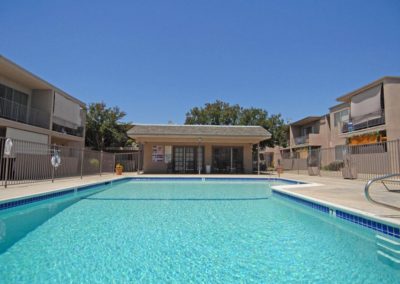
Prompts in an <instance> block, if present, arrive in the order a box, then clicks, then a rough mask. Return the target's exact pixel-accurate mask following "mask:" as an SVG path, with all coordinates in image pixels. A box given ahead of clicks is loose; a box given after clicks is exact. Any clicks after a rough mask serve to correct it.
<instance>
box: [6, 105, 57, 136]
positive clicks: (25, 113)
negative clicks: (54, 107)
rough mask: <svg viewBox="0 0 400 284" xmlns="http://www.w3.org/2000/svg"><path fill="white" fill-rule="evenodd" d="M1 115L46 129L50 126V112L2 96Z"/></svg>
mask: <svg viewBox="0 0 400 284" xmlns="http://www.w3.org/2000/svg"><path fill="white" fill-rule="evenodd" d="M0 117H1V118H5V119H9V120H13V121H17V122H21V123H25V124H29V125H33V126H38V127H41V128H45V129H49V126H50V114H49V113H47V112H45V111H43V110H39V109H35V108H29V107H27V106H25V105H22V104H19V103H17V102H15V101H10V100H7V99H4V98H0Z"/></svg>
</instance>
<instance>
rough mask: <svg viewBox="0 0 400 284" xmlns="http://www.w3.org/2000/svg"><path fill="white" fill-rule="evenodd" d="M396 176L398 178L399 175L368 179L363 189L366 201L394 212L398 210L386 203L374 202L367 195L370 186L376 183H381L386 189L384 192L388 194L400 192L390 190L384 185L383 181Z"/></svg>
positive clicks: (398, 208) (399, 208)
mask: <svg viewBox="0 0 400 284" xmlns="http://www.w3.org/2000/svg"><path fill="white" fill-rule="evenodd" d="M396 176H400V174H390V175H384V176H380V177H376V178H373V179H370V180H369V181H368V182H367V184H366V185H365V189H364V194H365V198H367V200H368V201H369V202H371V203H374V204H378V205H381V206H384V207H386V208H390V209H394V210H400V207H396V206H393V205H390V204H386V203H383V202H379V201H376V200H374V199H372V197H371V195H370V194H369V188H370V187H371V185H372V184H373V183H374V182H377V181H381V182H382V184H383V185H384V187H385V188H386V190H387V191H389V192H400V191H399V190H390V189H389V188H388V187H387V186H386V184H385V183H384V180H385V179H388V178H391V177H396ZM397 182H400V180H399V181H397Z"/></svg>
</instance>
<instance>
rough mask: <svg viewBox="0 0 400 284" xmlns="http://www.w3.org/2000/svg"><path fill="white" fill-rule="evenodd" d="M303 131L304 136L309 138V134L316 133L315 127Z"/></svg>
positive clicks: (305, 128)
mask: <svg viewBox="0 0 400 284" xmlns="http://www.w3.org/2000/svg"><path fill="white" fill-rule="evenodd" d="M302 130H303V131H302V132H303V133H302V134H303V136H307V135H308V134H310V133H314V129H313V127H312V126H308V127H304V128H303V129H302Z"/></svg>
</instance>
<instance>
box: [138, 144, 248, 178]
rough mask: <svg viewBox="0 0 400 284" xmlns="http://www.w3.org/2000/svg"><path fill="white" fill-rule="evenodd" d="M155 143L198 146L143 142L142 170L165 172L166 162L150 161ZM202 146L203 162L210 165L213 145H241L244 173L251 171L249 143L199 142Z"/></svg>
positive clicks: (146, 171)
mask: <svg viewBox="0 0 400 284" xmlns="http://www.w3.org/2000/svg"><path fill="white" fill-rule="evenodd" d="M156 145H162V146H166V145H170V146H198V145H199V144H196V143H191V142H146V143H144V144H143V172H145V173H166V172H167V164H166V163H165V162H153V161H152V147H153V146H156ZM200 145H201V146H203V147H204V162H205V163H204V164H205V165H212V147H213V146H228V147H229V146H232V147H243V168H244V171H245V173H252V171H253V169H252V167H253V165H252V164H253V161H252V144H251V143H201V144H200Z"/></svg>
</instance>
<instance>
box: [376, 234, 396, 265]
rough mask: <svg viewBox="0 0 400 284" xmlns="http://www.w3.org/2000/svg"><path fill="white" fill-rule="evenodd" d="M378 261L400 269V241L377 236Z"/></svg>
mask: <svg viewBox="0 0 400 284" xmlns="http://www.w3.org/2000/svg"><path fill="white" fill-rule="evenodd" d="M376 248H377V251H376V252H377V254H378V259H379V260H380V261H382V262H383V263H385V264H387V265H390V266H392V267H394V268H397V269H400V240H399V239H395V238H392V237H389V236H382V235H376Z"/></svg>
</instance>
